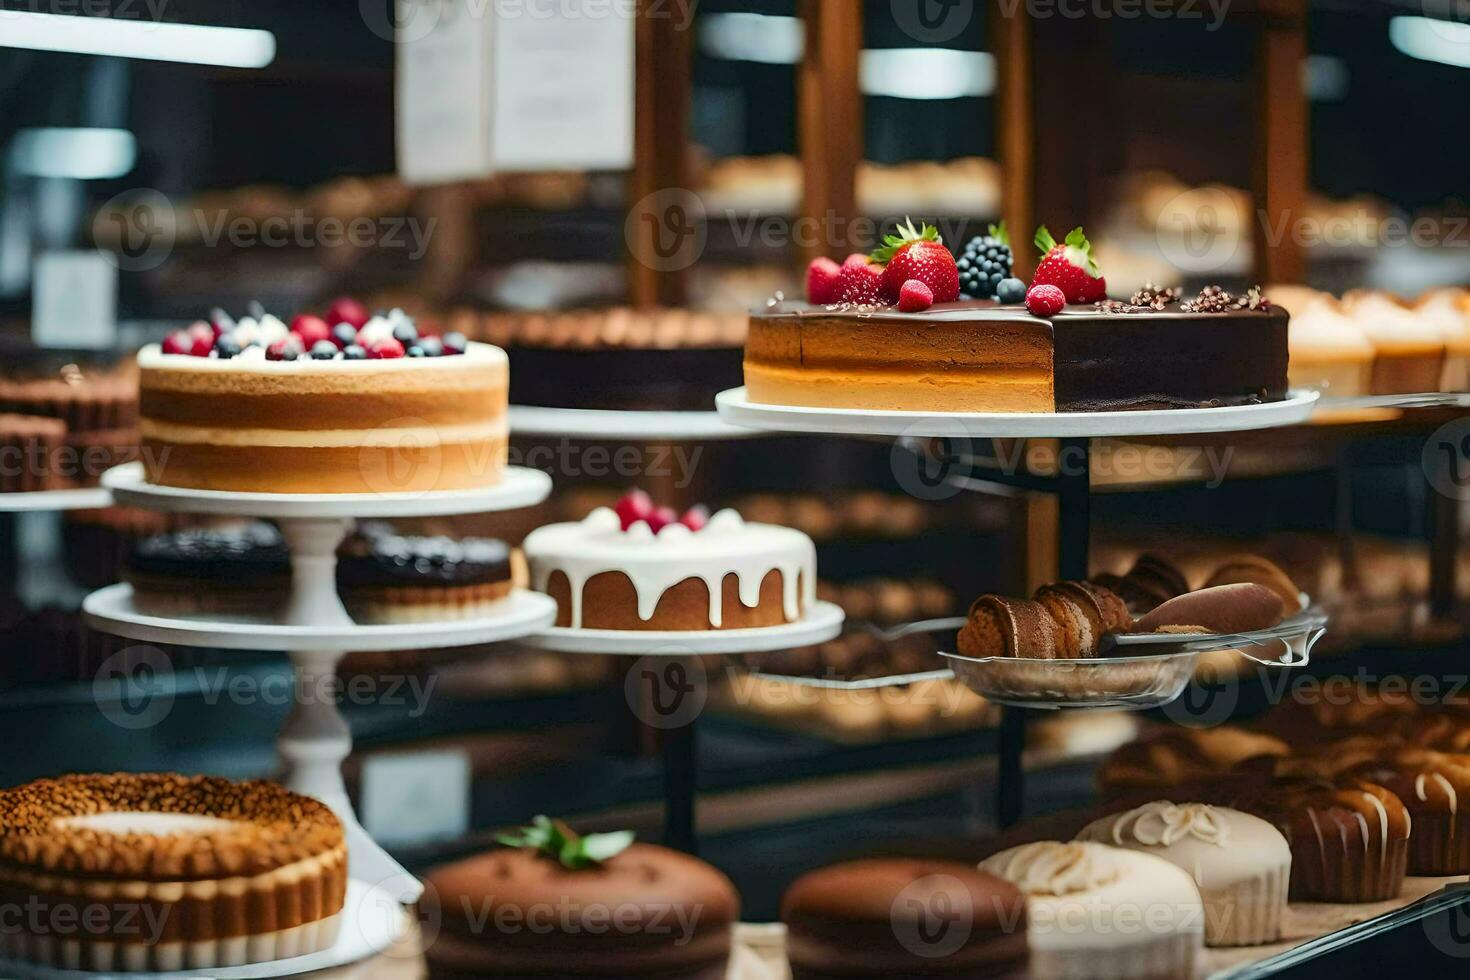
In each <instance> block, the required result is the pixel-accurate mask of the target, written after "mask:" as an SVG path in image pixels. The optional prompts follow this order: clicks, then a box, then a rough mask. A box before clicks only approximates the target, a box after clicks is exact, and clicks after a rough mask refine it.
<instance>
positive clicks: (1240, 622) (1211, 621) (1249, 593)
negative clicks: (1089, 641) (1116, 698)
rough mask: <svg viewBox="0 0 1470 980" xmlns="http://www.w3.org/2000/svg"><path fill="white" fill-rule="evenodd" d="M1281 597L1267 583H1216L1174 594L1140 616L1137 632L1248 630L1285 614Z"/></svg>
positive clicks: (1265, 626) (1274, 622) (1269, 624)
mask: <svg viewBox="0 0 1470 980" xmlns="http://www.w3.org/2000/svg"><path fill="white" fill-rule="evenodd" d="M1285 613H1286V610H1285V607H1284V606H1283V604H1282V602H1281V597H1280V596H1279V595H1277V594H1276V593H1275V592H1274V591H1272V590H1271V589H1268V588H1266V587H1265V586H1264V585H1255V584H1240V585H1217V586H1215V587H1214V588H1209V589H1200V590H1199V591H1198V592H1186V593H1185V594H1184V595H1181V596H1175V597H1174V598H1173V599H1170V600H1169V601H1168V602H1166V603H1164V604H1163V605H1161V606H1159V607H1158V608H1156V609H1154V610H1153V611H1152V612H1150V613H1148V614H1147V615H1144V616H1142V617H1140V618H1139V620H1138V622H1137V623H1135V624H1134V625H1133V629H1134V632H1137V633H1224V634H1233V633H1245V632H1248V631H1250V630H1262V629H1270V628H1271V627H1272V626H1275V625H1277V624H1278V623H1280V622H1281V621H1282V620H1283V619H1284V618H1286V617H1285Z"/></svg>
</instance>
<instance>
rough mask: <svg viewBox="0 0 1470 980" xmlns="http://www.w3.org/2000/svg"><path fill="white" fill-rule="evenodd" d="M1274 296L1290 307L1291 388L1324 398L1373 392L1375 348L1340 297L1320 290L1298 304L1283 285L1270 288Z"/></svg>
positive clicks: (1289, 377)
mask: <svg viewBox="0 0 1470 980" xmlns="http://www.w3.org/2000/svg"><path fill="white" fill-rule="evenodd" d="M1270 295H1271V298H1272V300H1273V301H1275V302H1278V303H1282V304H1284V305H1285V306H1286V308H1287V309H1288V310H1290V311H1291V329H1290V331H1289V337H1288V341H1289V343H1290V348H1291V361H1290V362H1289V363H1288V365H1287V369H1286V374H1287V378H1288V379H1289V380H1290V382H1291V387H1293V388H1301V389H1304V390H1305V389H1315V390H1317V391H1320V392H1322V396H1323V397H1324V398H1357V397H1361V396H1363V395H1368V394H1371V393H1372V391H1373V358H1374V356H1375V355H1376V353H1377V349H1376V348H1375V347H1374V345H1373V341H1371V340H1369V339H1368V334H1367V333H1366V332H1365V331H1364V330H1363V328H1362V327H1361V326H1360V325H1359V324H1358V323H1357V321H1356V320H1354V319H1353V318H1352V317H1350V316H1348V315H1347V314H1346V313H1344V312H1343V310H1342V308H1341V306H1339V304H1338V302H1337V300H1336V299H1334V298H1333V297H1332V296H1329V295H1328V294H1326V293H1318V294H1315V295H1314V296H1312V297H1311V298H1310V299H1306V300H1304V301H1303V302H1302V303H1301V304H1300V305H1294V299H1293V298H1292V297H1289V296H1285V295H1283V294H1282V293H1281V291H1280V288H1279V287H1271V290H1270Z"/></svg>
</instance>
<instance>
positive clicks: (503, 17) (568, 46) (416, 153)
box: [396, 0, 636, 184]
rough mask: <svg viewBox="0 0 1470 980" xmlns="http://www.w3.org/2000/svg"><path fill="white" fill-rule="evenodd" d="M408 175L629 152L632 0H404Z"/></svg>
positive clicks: (402, 122)
mask: <svg viewBox="0 0 1470 980" xmlns="http://www.w3.org/2000/svg"><path fill="white" fill-rule="evenodd" d="M396 9H397V38H398V44H397V48H398V87H397V92H398V107H397V136H398V170H399V173H400V174H401V175H402V176H403V178H404V180H405V181H407V182H409V183H413V184H433V183H445V182H449V181H453V180H461V179H466V178H471V177H480V176H488V175H490V174H492V173H494V172H495V171H497V170H512V171H534V170H603V169H609V170H612V169H624V168H627V167H629V166H631V165H632V162H633V98H634V61H633V52H634V35H635V26H636V25H635V20H634V12H635V10H636V5H635V3H634V0H397V7H396Z"/></svg>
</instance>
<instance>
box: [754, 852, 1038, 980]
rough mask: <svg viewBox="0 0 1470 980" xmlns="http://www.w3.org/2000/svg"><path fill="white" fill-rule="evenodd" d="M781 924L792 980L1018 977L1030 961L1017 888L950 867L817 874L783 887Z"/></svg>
mask: <svg viewBox="0 0 1470 980" xmlns="http://www.w3.org/2000/svg"><path fill="white" fill-rule="evenodd" d="M781 921H782V922H784V923H786V928H787V938H786V952H787V957H788V958H789V959H790V961H791V976H792V980H846V978H854V977H884V978H891V977H918V976H925V977H931V976H932V977H1008V976H1015V977H1020V976H1025V975H1026V963H1027V960H1028V959H1029V953H1028V950H1027V942H1026V900H1025V897H1024V896H1023V895H1022V894H1021V892H1020V890H1019V889H1017V888H1016V887H1015V886H1014V885H1012V884H1010V883H1009V882H1007V881H1003V880H1002V879H1000V878H997V877H996V876H994V875H991V874H986V873H985V872H983V871H979V870H977V869H976V868H975V867H974V866H973V865H969V864H962V863H959V862H952V861H937V860H933V861H931V860H923V859H910V858H900V859H891V860H890V859H871V860H864V861H850V862H847V863H844V864H836V865H832V866H831V867H827V868H822V869H820V870H817V871H813V872H810V873H808V874H806V875H803V876H802V877H800V878H798V879H797V880H796V881H795V882H794V883H793V884H792V885H791V887H790V888H788V889H787V890H786V894H785V896H784V897H783V898H782V899H781ZM946 926H948V928H946Z"/></svg>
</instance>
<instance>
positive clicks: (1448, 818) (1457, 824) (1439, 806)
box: [1349, 749, 1470, 876]
mask: <svg viewBox="0 0 1470 980" xmlns="http://www.w3.org/2000/svg"><path fill="white" fill-rule="evenodd" d="M1349 772H1350V774H1351V775H1353V776H1356V777H1358V778H1361V779H1365V780H1368V781H1370V782H1373V783H1376V784H1378V785H1380V786H1382V787H1384V788H1385V789H1387V790H1389V791H1390V792H1392V793H1393V794H1394V795H1396V796H1397V797H1398V798H1399V799H1400V800H1401V801H1403V804H1404V807H1405V809H1407V810H1408V812H1409V816H1410V818H1411V819H1412V820H1413V827H1414V833H1413V834H1412V836H1410V838H1409V863H1408V870H1409V874H1412V875H1432V876H1443V875H1457V874H1464V873H1465V872H1467V871H1470V808H1466V807H1464V806H1463V802H1464V801H1465V800H1470V756H1461V755H1450V754H1447V753H1441V752H1434V751H1430V750H1425V749H1402V750H1399V751H1395V752H1388V753H1385V754H1383V755H1382V756H1380V757H1379V758H1378V759H1375V760H1372V761H1369V762H1363V763H1360V764H1358V765H1355V766H1353V767H1352V768H1351V769H1350V770H1349Z"/></svg>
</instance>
